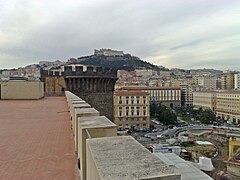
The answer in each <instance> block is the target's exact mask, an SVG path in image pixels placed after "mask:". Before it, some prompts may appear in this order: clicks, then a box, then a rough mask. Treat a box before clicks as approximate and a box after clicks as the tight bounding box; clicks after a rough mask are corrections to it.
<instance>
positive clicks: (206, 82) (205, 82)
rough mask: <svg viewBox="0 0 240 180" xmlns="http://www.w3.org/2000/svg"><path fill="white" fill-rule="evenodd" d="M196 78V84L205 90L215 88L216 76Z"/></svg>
mask: <svg viewBox="0 0 240 180" xmlns="http://www.w3.org/2000/svg"><path fill="white" fill-rule="evenodd" d="M197 79H198V85H200V86H202V87H203V88H204V89H207V90H216V89H217V77H216V76H200V77H198V78H197Z"/></svg>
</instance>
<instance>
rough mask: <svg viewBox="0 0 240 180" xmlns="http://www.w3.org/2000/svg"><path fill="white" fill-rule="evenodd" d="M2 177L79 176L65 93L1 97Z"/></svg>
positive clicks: (0, 155) (71, 177)
mask: <svg viewBox="0 0 240 180" xmlns="http://www.w3.org/2000/svg"><path fill="white" fill-rule="evenodd" d="M0 124H1V125H0V137H1V140H0V152H1V153H0V179H67V180H72V179H74V180H75V179H78V177H79V175H78V171H77V167H76V165H77V163H76V156H75V152H74V141H73V136H72V131H71V120H70V116H69V112H68V107H67V102H66V99H65V97H46V98H44V99H41V100H1V101H0Z"/></svg>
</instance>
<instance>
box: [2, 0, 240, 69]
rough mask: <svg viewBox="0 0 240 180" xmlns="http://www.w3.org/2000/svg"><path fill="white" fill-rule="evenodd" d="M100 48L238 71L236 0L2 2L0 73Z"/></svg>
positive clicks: (239, 14) (239, 8)
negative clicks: (8, 69) (3, 70)
mask: <svg viewBox="0 0 240 180" xmlns="http://www.w3.org/2000/svg"><path fill="white" fill-rule="evenodd" d="M99 48H111V49H117V50H123V51H124V52H126V53H130V54H133V55H135V56H138V57H140V58H141V59H144V60H147V61H149V62H151V63H154V64H157V65H163V66H165V67H168V68H174V67H177V68H217V69H222V70H227V69H233V70H240V0H51V1H50V0H7V1H6V0H0V69H2V68H10V67H11V68H12V67H18V66H25V65H27V64H30V63H38V62H39V61H41V60H67V59H68V58H70V57H79V56H84V55H91V54H93V50H94V49H99Z"/></svg>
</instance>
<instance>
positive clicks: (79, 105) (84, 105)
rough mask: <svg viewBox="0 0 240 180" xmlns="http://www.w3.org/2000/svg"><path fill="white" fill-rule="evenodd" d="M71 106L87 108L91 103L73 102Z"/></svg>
mask: <svg viewBox="0 0 240 180" xmlns="http://www.w3.org/2000/svg"><path fill="white" fill-rule="evenodd" d="M72 107H73V108H88V107H91V105H90V104H88V103H80V104H73V105H72Z"/></svg>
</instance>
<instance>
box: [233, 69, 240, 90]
mask: <svg viewBox="0 0 240 180" xmlns="http://www.w3.org/2000/svg"><path fill="white" fill-rule="evenodd" d="M234 89H238V90H240V73H237V74H234Z"/></svg>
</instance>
